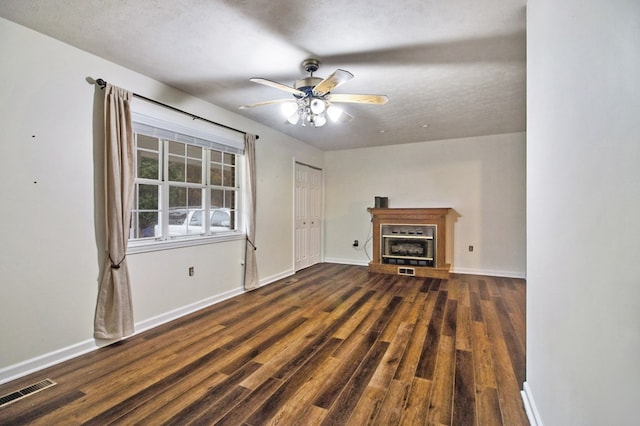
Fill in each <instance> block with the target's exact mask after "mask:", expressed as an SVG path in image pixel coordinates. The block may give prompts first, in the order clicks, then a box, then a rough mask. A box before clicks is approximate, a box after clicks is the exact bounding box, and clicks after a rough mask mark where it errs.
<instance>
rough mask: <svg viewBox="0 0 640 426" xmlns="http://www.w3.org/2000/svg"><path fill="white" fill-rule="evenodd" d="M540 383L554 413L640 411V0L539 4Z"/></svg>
mask: <svg viewBox="0 0 640 426" xmlns="http://www.w3.org/2000/svg"><path fill="white" fill-rule="evenodd" d="M527 19H528V22H527V28H528V35H527V42H528V48H527V58H528V67H527V78H528V85H527V86H528V87H527V102H528V104H527V110H528V123H527V129H528V134H527V138H528V141H527V170H528V173H527V206H528V207H527V253H528V258H527V386H526V387H525V391H526V392H525V397H528V398H529V399H531V400H532V401H533V403H534V404H533V405H534V407H532V409H534V410H535V409H536V408H537V410H536V411H537V415H538V416H539V417H538V420H541V422H542V423H544V424H545V425H547V426H549V425H562V426H567V425H581V426H585V425H613V424H615V425H632V424H633V425H637V424H638V418H639V416H638V407H640V392H638V383H640V363H639V362H638V360H639V359H640V355H639V354H640V262H639V261H638V259H640V243H639V237H640V220H639V218H640V166H639V164H640V48H639V41H640V2H638V1H637V0H594V1H590V2H586V3H585V2H584V1H579V0H565V1H562V2H557V1H553V0H534V1H530V2H529V3H528V7H527Z"/></svg>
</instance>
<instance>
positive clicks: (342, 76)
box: [313, 69, 353, 96]
mask: <svg viewBox="0 0 640 426" xmlns="http://www.w3.org/2000/svg"><path fill="white" fill-rule="evenodd" d="M352 78H353V74H351V73H350V72H349V71H345V70H341V69H337V70H335V71H334V72H333V74H331V75H330V76H329V77H327V78H325V79H324V80H322V81H321V82H320V83H318V84H317V85H316V86H315V87H314V88H313V92H314V93H315V94H316V95H318V96H322V95H324V94H325V93H327V92H330V91H332V90H333V89H335V88H336V87H338V86H340V85H341V84H344V83H346V82H347V81H349V80H351V79H352Z"/></svg>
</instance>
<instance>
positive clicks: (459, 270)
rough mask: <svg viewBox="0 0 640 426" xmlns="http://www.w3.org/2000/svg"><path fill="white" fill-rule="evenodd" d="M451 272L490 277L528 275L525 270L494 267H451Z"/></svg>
mask: <svg viewBox="0 0 640 426" xmlns="http://www.w3.org/2000/svg"><path fill="white" fill-rule="evenodd" d="M451 272H452V273H454V274H467V275H485V276H488V277H504V278H522V279H525V278H526V276H525V274H524V272H516V271H498V270H492V269H474V268H457V267H453V268H451Z"/></svg>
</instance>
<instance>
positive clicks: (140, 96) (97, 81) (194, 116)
mask: <svg viewBox="0 0 640 426" xmlns="http://www.w3.org/2000/svg"><path fill="white" fill-rule="evenodd" d="M96 84H97V85H98V86H100V88H101V89H104V88H105V87H106V86H107V82H106V81H105V80H103V79H101V78H99V79H97V80H96ZM133 96H135V97H136V98H140V99H144V100H145V101H149V102H152V103H154V104H156V105H161V106H163V107H165V108H169V109H171V110H173V111H176V112H179V113H182V114H185V115H188V116H189V117H191V118H193V119H194V120H202V121H206V122H207V123H211V124H215V125H216V126H220V127H224V128H225V129H229V130H233V131H234V132H238V133H244V134H245V135H246V134H247V132H245V131H242V130H238V129H235V128H233V127H229V126H227V125H225V124H221V123H217V122H215V121H212V120H209V119H208V118H204V117H200V116H199V115H195V114H192V113H190V112H187V111H184V110H181V109H179V108H176V107H173V106H171V105H167V104H164V103H162V102H160V101H156V100H155V99H151V98H147V97H146V96H142V95H139V94H137V93H133ZM256 139H260V136H258V135H256Z"/></svg>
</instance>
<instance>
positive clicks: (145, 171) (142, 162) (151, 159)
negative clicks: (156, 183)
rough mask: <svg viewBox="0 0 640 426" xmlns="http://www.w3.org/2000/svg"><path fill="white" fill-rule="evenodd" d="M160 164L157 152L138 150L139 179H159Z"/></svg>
mask: <svg viewBox="0 0 640 426" xmlns="http://www.w3.org/2000/svg"><path fill="white" fill-rule="evenodd" d="M159 164H160V163H159V157H158V153H157V152H147V151H140V150H138V164H137V166H138V171H137V177H139V178H143V179H158V170H159V167H158V165H159Z"/></svg>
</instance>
